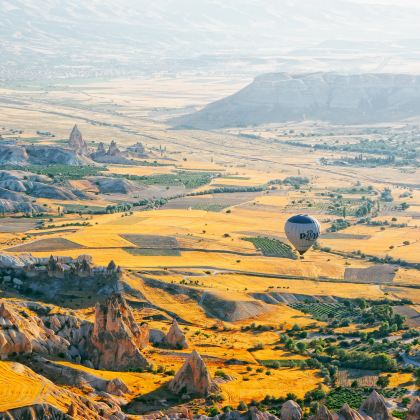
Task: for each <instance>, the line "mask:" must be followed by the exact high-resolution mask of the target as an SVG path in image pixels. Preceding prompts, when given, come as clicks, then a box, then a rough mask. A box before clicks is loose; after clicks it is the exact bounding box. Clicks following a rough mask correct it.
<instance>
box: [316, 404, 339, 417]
mask: <svg viewBox="0 0 420 420" xmlns="http://www.w3.org/2000/svg"><path fill="white" fill-rule="evenodd" d="M309 419H310V420H337V415H336V414H335V413H331V411H330V410H328V408H327V407H326V406H325V405H321V406H320V407H319V408H318V411H317V412H316V414H315V415H314V416H312V417H310V418H309Z"/></svg>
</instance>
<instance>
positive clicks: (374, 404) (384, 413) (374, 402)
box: [359, 390, 393, 420]
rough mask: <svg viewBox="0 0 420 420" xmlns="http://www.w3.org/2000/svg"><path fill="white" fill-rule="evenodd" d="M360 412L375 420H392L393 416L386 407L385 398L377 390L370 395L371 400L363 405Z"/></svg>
mask: <svg viewBox="0 0 420 420" xmlns="http://www.w3.org/2000/svg"><path fill="white" fill-rule="evenodd" d="M359 412H360V413H361V414H362V415H363V414H365V415H367V416H370V417H371V418H372V419H373V420H392V418H393V417H392V416H391V414H389V411H388V409H387V407H386V402H385V398H384V397H383V396H382V395H379V394H378V393H377V392H376V391H375V390H374V391H372V393H371V394H370V395H369V398H368V399H367V400H366V401H365V402H364V403H363V404H362V406H361V407H360V409H359Z"/></svg>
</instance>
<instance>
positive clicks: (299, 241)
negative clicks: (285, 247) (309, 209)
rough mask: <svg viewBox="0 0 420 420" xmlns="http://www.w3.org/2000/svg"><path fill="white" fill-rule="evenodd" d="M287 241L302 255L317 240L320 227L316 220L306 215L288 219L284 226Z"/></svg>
mask: <svg viewBox="0 0 420 420" xmlns="http://www.w3.org/2000/svg"><path fill="white" fill-rule="evenodd" d="M284 230H285V232H286V236H287V239H288V240H289V241H290V242H291V243H292V245H293V246H294V247H295V248H296V249H297V251H298V252H299V254H300V255H303V254H304V253H305V252H306V251H307V250H308V249H309V248H310V247H311V246H312V245H313V244H314V243H315V241H316V240H317V239H318V237H319V234H320V232H321V225H320V224H319V222H318V220H316V219H315V218H314V217H312V216H308V215H307V214H298V215H296V216H292V217H290V218H289V219H288V220H287V221H286V224H285V226H284Z"/></svg>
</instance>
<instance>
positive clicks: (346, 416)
mask: <svg viewBox="0 0 420 420" xmlns="http://www.w3.org/2000/svg"><path fill="white" fill-rule="evenodd" d="M368 419H370V417H368V416H366V417H363V416H362V415H361V414H359V413H358V412H357V411H355V410H353V409H352V408H351V407H350V406H349V405H348V404H344V405H343V406H342V407H341V410H340V411H339V412H338V420H368Z"/></svg>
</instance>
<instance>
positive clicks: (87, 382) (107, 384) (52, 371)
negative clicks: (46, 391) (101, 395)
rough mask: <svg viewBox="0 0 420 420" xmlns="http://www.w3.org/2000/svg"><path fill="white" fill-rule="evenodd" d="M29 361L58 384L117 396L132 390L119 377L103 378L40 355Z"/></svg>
mask: <svg viewBox="0 0 420 420" xmlns="http://www.w3.org/2000/svg"><path fill="white" fill-rule="evenodd" d="M28 363H29V366H30V367H31V368H32V369H33V370H34V371H35V372H40V373H41V372H42V375H43V376H45V377H47V378H48V379H49V380H51V381H53V382H54V383H55V384H56V385H66V386H72V387H74V386H76V387H83V388H86V387H89V388H91V389H92V390H95V391H99V392H106V393H108V394H112V395H116V396H121V395H123V394H125V393H128V392H130V391H129V389H128V387H127V385H126V384H125V383H124V382H123V381H122V380H121V379H119V378H114V379H111V380H106V379H102V378H100V377H99V376H96V375H93V374H91V373H88V372H86V371H84V370H80V369H75V368H73V367H71V366H67V365H62V364H59V363H55V362H53V361H50V360H47V359H45V358H43V357H40V356H34V357H32V358H31V359H28Z"/></svg>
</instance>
